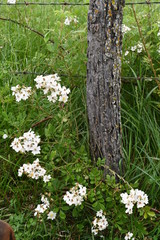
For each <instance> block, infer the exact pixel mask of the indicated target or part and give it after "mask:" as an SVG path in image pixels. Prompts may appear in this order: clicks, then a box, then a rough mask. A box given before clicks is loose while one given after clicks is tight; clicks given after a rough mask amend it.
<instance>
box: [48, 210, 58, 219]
mask: <svg viewBox="0 0 160 240" xmlns="http://www.w3.org/2000/svg"><path fill="white" fill-rule="evenodd" d="M47 216H48V217H47V219H51V220H54V219H55V218H56V213H55V212H53V211H50V212H49V213H48V215H47Z"/></svg>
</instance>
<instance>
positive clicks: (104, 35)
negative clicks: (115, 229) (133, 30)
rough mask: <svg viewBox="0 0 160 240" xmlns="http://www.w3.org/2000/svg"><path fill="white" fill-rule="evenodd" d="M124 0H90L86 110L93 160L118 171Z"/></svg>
mask: <svg viewBox="0 0 160 240" xmlns="http://www.w3.org/2000/svg"><path fill="white" fill-rule="evenodd" d="M124 4H125V0H90V7H89V13H88V65H87V109H88V120H89V131H90V150H91V156H92V158H93V159H94V160H96V159H97V158H98V157H101V158H105V159H106V166H109V167H110V168H111V169H112V170H114V171H116V172H117V173H119V161H120V159H121V131H120V125H121V115H120V88H121V76H120V74H121V52H122V17H123V6H124Z"/></svg>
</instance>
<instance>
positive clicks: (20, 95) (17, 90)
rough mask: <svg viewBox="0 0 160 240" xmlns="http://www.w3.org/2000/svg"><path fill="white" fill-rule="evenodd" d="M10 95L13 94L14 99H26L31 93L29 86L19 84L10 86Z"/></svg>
mask: <svg viewBox="0 0 160 240" xmlns="http://www.w3.org/2000/svg"><path fill="white" fill-rule="evenodd" d="M11 90H12V95H13V96H15V98H16V101H17V102H20V101H21V100H27V99H28V98H29V97H30V95H31V94H32V91H31V87H25V86H22V87H21V86H20V85H19V84H18V85H17V86H15V87H11Z"/></svg>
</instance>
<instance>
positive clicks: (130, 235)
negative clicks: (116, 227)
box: [124, 232, 134, 240]
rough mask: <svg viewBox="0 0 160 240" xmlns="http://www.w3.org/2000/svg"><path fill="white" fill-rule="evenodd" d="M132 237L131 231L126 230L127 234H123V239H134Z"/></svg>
mask: <svg viewBox="0 0 160 240" xmlns="http://www.w3.org/2000/svg"><path fill="white" fill-rule="evenodd" d="M132 237H133V233H131V232H128V233H127V234H126V236H125V238H124V239H125V240H129V239H131V240H134V238H132Z"/></svg>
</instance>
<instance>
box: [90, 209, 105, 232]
mask: <svg viewBox="0 0 160 240" xmlns="http://www.w3.org/2000/svg"><path fill="white" fill-rule="evenodd" d="M106 227H108V221H107V219H106V217H105V215H104V214H103V210H100V211H98V212H97V214H96V217H95V219H94V220H93V222H92V228H91V232H92V233H93V234H94V235H97V234H98V232H99V231H103V230H104V229H106Z"/></svg>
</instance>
